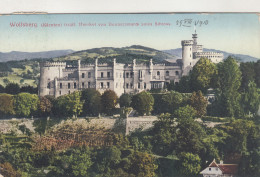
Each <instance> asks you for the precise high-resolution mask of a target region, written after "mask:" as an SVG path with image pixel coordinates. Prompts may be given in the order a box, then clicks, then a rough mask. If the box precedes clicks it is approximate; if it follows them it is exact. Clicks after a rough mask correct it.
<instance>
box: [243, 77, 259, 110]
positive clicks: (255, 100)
mask: <svg viewBox="0 0 260 177" xmlns="http://www.w3.org/2000/svg"><path fill="white" fill-rule="evenodd" d="M242 98H243V99H242V100H243V101H242V104H243V107H244V112H245V113H246V114H249V113H252V114H253V115H256V114H257V112H258V109H259V105H260V89H257V87H256V84H255V83H254V82H253V81H250V82H249V84H248V87H247V88H246V91H245V93H244V94H243V97H242Z"/></svg>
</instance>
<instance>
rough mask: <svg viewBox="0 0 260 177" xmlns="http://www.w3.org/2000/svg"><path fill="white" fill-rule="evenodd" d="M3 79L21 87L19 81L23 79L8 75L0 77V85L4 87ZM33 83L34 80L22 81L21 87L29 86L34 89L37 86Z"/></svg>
mask: <svg viewBox="0 0 260 177" xmlns="http://www.w3.org/2000/svg"><path fill="white" fill-rule="evenodd" d="M4 79H8V80H9V82H14V83H17V84H19V85H20V86H21V84H20V80H21V79H23V78H22V77H20V76H17V75H16V74H10V75H8V76H7V77H0V85H3V86H6V84H5V83H4ZM34 81H35V80H33V79H24V83H23V84H22V85H30V86H33V87H36V86H37V85H36V84H35V83H34Z"/></svg>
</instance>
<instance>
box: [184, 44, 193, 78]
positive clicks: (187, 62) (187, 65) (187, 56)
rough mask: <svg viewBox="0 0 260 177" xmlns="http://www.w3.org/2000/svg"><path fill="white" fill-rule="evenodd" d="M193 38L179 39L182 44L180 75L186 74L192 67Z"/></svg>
mask: <svg viewBox="0 0 260 177" xmlns="http://www.w3.org/2000/svg"><path fill="white" fill-rule="evenodd" d="M193 42H194V41H193V40H183V41H181V45H182V63H183V64H182V69H183V73H182V75H188V74H189V72H190V70H191V68H192V62H193V61H192V58H193V57H192V56H193V51H192V46H193Z"/></svg>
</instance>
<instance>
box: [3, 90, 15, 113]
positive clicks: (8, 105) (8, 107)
mask: <svg viewBox="0 0 260 177" xmlns="http://www.w3.org/2000/svg"><path fill="white" fill-rule="evenodd" d="M14 113H15V112H14V105H13V96H12V95H9V94H5V93H2V94H0V114H1V115H12V114H14Z"/></svg>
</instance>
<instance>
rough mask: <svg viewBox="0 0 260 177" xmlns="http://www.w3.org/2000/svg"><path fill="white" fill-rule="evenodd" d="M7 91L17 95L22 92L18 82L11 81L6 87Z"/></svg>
mask: <svg viewBox="0 0 260 177" xmlns="http://www.w3.org/2000/svg"><path fill="white" fill-rule="evenodd" d="M5 92H6V93H8V94H12V95H16V94H18V93H20V86H19V85H18V84H17V83H9V84H7V85H6V87H5Z"/></svg>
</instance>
